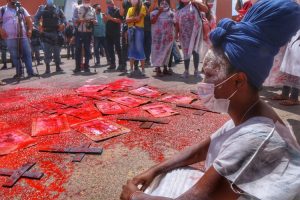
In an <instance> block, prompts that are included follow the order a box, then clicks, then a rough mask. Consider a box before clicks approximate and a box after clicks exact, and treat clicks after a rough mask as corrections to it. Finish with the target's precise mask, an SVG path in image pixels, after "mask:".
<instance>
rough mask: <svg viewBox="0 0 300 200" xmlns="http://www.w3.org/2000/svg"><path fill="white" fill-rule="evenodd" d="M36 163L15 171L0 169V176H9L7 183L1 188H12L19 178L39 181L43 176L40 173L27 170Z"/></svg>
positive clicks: (27, 164)
mask: <svg viewBox="0 0 300 200" xmlns="http://www.w3.org/2000/svg"><path fill="white" fill-rule="evenodd" d="M35 164H36V163H26V164H25V165H23V166H22V167H20V168H19V169H17V170H11V169H5V168H2V169H0V175H1V176H9V178H8V179H7V181H6V182H5V183H4V184H3V187H8V188H12V187H13V186H14V185H15V184H16V183H17V182H18V180H19V179H21V178H29V179H37V180H40V179H41V178H42V177H43V176H44V174H43V173H40V172H29V170H30V169H31V168H32V167H33V166H34V165H35Z"/></svg>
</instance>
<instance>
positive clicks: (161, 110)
mask: <svg viewBox="0 0 300 200" xmlns="http://www.w3.org/2000/svg"><path fill="white" fill-rule="evenodd" d="M143 110H146V111H148V112H149V113H150V114H151V115H153V116H154V117H169V116H172V115H178V114H179V113H178V112H176V111H174V110H173V109H172V108H171V107H169V106H167V105H163V104H153V105H147V106H143Z"/></svg>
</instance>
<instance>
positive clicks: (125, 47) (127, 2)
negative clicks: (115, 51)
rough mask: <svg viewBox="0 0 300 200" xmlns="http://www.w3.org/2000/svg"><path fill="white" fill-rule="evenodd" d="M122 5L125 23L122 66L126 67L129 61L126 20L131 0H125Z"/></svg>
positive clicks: (123, 25) (123, 28) (123, 26)
mask: <svg viewBox="0 0 300 200" xmlns="http://www.w3.org/2000/svg"><path fill="white" fill-rule="evenodd" d="M122 7H123V10H124V15H123V23H122V61H123V65H122V66H123V67H124V68H125V69H126V68H127V61H128V24H127V22H126V16H127V13H128V10H129V8H131V7H132V4H131V2H130V0H123V3H122ZM122 71H124V70H122Z"/></svg>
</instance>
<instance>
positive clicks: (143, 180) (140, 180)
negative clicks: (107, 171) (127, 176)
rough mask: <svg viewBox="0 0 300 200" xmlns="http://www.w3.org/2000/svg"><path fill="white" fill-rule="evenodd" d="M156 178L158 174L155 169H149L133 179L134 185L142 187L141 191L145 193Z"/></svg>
mask: <svg viewBox="0 0 300 200" xmlns="http://www.w3.org/2000/svg"><path fill="white" fill-rule="evenodd" d="M156 176H157V173H156V172H155V171H154V170H153V169H149V170H147V171H146V172H143V173H142V174H140V175H138V176H136V177H134V178H133V179H132V183H133V184H134V185H135V186H137V187H138V186H139V185H141V186H142V188H141V191H145V190H146V189H147V188H148V187H149V185H150V184H151V183H152V181H153V180H154V178H155V177H156Z"/></svg>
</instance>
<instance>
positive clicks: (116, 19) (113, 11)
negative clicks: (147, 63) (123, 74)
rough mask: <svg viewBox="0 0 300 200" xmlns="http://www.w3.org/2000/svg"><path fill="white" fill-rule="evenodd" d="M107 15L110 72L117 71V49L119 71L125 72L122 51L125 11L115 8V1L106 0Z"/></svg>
mask: <svg viewBox="0 0 300 200" xmlns="http://www.w3.org/2000/svg"><path fill="white" fill-rule="evenodd" d="M106 4H107V13H106V15H105V20H106V42H107V48H108V52H109V58H110V66H109V68H108V70H115V69H116V56H115V49H116V51H117V54H118V59H119V66H118V67H117V70H120V71H124V70H126V69H125V66H123V64H124V63H123V58H122V50H121V41H120V39H121V23H122V16H123V15H124V10H123V9H121V10H120V9H119V8H117V7H116V6H115V3H114V1H113V0H106Z"/></svg>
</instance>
